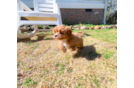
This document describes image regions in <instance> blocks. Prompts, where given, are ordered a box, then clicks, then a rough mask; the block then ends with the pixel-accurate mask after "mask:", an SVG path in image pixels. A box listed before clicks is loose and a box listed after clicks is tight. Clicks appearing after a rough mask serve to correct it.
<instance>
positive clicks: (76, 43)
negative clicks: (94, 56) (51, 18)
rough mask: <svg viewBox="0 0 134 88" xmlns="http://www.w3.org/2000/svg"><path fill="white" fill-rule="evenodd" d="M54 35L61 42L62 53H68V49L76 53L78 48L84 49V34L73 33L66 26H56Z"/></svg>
mask: <svg viewBox="0 0 134 88" xmlns="http://www.w3.org/2000/svg"><path fill="white" fill-rule="evenodd" d="M53 33H54V38H55V39H58V40H59V43H60V45H59V49H60V50H61V51H62V52H64V53H65V52H66V51H67V49H70V50H71V51H75V50H76V49H77V48H78V51H79V49H82V48H83V39H82V35H83V34H84V33H85V32H83V33H82V34H78V33H72V30H71V29H70V28H69V27H67V26H65V25H60V26H56V27H55V28H54V29H53Z"/></svg>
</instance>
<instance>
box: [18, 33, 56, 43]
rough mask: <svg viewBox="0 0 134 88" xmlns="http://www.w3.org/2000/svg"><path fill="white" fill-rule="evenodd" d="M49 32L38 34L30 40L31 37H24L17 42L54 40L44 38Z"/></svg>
mask: <svg viewBox="0 0 134 88" xmlns="http://www.w3.org/2000/svg"><path fill="white" fill-rule="evenodd" d="M47 35H49V34H38V35H36V36H37V39H35V40H32V39H31V38H26V39H19V40H17V42H37V41H42V40H54V38H51V37H50V38H46V36H47Z"/></svg>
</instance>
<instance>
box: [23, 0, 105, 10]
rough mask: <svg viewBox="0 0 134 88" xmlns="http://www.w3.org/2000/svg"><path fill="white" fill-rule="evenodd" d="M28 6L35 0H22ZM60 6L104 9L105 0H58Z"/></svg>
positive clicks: (31, 6) (31, 5)
mask: <svg viewBox="0 0 134 88" xmlns="http://www.w3.org/2000/svg"><path fill="white" fill-rule="evenodd" d="M21 1H22V2H23V3H25V4H26V5H27V6H28V7H30V8H33V7H34V6H33V0H21ZM56 2H57V3H58V4H59V7H60V8H76V9H77V8H86V9H88V8H92V9H104V7H105V4H104V1H103V0H99V1H96V0H95V1H88V0H56Z"/></svg>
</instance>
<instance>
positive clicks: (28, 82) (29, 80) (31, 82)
mask: <svg viewBox="0 0 134 88" xmlns="http://www.w3.org/2000/svg"><path fill="white" fill-rule="evenodd" d="M32 84H33V85H36V84H37V82H34V81H32V80H31V79H26V80H25V82H24V85H25V86H27V87H30V85H32Z"/></svg>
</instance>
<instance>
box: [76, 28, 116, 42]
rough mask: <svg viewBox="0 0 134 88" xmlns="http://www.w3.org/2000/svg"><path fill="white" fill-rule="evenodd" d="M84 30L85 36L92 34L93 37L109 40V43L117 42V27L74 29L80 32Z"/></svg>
mask: <svg viewBox="0 0 134 88" xmlns="http://www.w3.org/2000/svg"><path fill="white" fill-rule="evenodd" d="M83 31H86V33H85V36H88V35H89V36H90V35H91V37H93V38H97V39H99V40H103V41H107V42H109V43H117V29H105V30H73V32H79V33H81V32H83ZM86 34H87V35H86ZM92 42H93V41H92Z"/></svg>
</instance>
